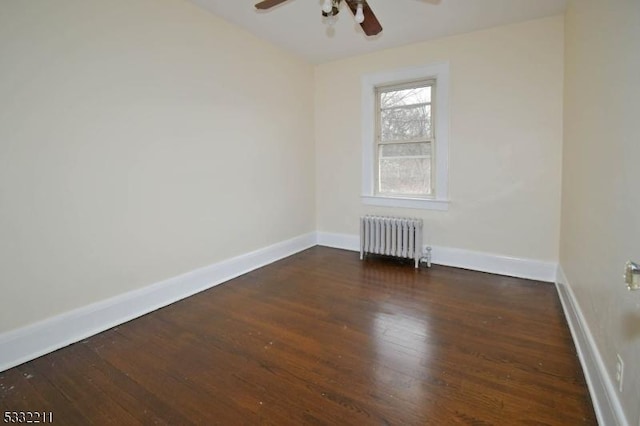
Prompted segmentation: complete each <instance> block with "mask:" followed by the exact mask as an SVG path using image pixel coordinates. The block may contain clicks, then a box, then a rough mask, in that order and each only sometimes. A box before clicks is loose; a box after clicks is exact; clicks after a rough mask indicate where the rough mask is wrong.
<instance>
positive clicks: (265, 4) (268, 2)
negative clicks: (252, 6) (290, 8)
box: [256, 0, 287, 10]
mask: <svg viewBox="0 0 640 426" xmlns="http://www.w3.org/2000/svg"><path fill="white" fill-rule="evenodd" d="M285 1H287V0H264V1H261V2H260V3H257V4H256V9H260V10H264V9H271V8H272V7H273V6H277V5H279V4H280V3H284V2H285Z"/></svg>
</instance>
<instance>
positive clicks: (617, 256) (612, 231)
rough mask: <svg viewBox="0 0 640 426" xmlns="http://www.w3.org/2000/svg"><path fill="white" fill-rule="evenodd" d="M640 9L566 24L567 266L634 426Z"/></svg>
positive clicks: (615, 8) (629, 7)
mask: <svg viewBox="0 0 640 426" xmlns="http://www.w3.org/2000/svg"><path fill="white" fill-rule="evenodd" d="M639 52H640V2H638V0H614V1H607V2H602V1H598V0H581V1H572V2H570V3H569V7H568V10H567V16H566V68H565V72H566V74H565V111H564V114H565V137H564V163H563V171H564V172H563V186H562V231H561V244H560V246H561V252H560V263H561V266H562V267H563V269H564V271H565V274H566V276H567V279H568V281H569V284H570V285H571V287H572V289H573V292H574V293H575V295H576V298H577V299H578V302H579V304H580V307H581V309H582V311H583V313H584V316H585V317H586V320H587V323H588V326H589V328H590V330H591V332H592V333H593V336H594V338H595V341H596V343H597V345H598V348H599V350H600V353H601V354H602V356H603V360H604V362H605V365H606V367H607V368H608V371H609V374H610V375H611V377H612V378H613V377H615V363H616V354H617V353H619V354H620V355H622V357H623V359H624V361H625V382H624V390H623V393H622V394H621V398H622V401H623V405H624V407H625V411H626V414H627V418H628V420H629V421H630V424H632V425H636V424H638V417H640V406H638V395H640V362H639V360H640V294H636V293H629V292H628V291H627V290H626V289H625V285H624V282H623V280H622V274H623V271H624V264H625V262H626V261H627V260H635V261H640V240H639V239H638V238H639V236H640V191H639V190H638V185H639V184H640V173H639V171H638V170H640V169H639V168H638V165H639V164H640V136H639V135H640V120H639V115H638V112H639V111H640V83H639V81H640V80H638V77H639V74H638V70H640V55H639Z"/></svg>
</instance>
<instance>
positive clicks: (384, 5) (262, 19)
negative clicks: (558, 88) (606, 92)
mask: <svg viewBox="0 0 640 426" xmlns="http://www.w3.org/2000/svg"><path fill="white" fill-rule="evenodd" d="M191 1H193V2H194V3H196V4H199V5H200V6H202V7H203V8H205V9H207V10H209V11H211V12H213V13H214V14H216V15H218V16H220V17H222V18H224V19H225V20H227V21H229V22H231V23H234V24H236V25H238V26H240V27H243V28H245V29H246V30H248V31H250V32H251V33H253V34H255V35H257V36H258V37H260V38H262V39H265V40H268V41H270V42H272V43H274V44H276V45H277V46H280V47H282V48H284V49H286V50H288V51H290V52H292V53H294V54H296V55H298V56H300V57H302V58H304V59H306V60H307V61H309V62H312V63H316V64H317V63H321V62H327V61H331V60H335V59H340V58H344V57H347V56H353V55H359V54H363V53H368V52H373V51H376V50H382V49H387V48H391V47H397V46H401V45H404V44H409V43H415V42H419V41H425V40H430V39H434V38H439V37H444V36H448V35H453V34H460V33H465V32H470V31H474V30H479V29H483V28H489V27H493V26H497V25H505V24H509V23H515V22H521V21H526V20H529V19H535V18H542V17H545V16H552V15H557V14H561V13H563V12H564V10H565V7H566V0H367V2H368V3H369V5H370V6H371V8H372V9H373V11H374V12H375V14H376V16H377V17H378V20H379V21H380V23H381V24H382V27H383V31H382V33H381V34H379V35H378V36H375V37H366V36H365V35H364V33H363V32H362V30H361V29H360V26H359V25H358V24H356V23H355V21H354V19H353V15H352V14H351V12H350V11H349V8H348V7H347V5H346V4H343V5H342V7H341V11H340V14H339V15H338V17H339V19H338V22H337V23H336V24H335V25H334V27H333V28H331V27H329V26H328V25H326V24H325V23H324V22H323V20H322V16H321V7H322V3H323V0H289V1H287V2H285V3H283V4H281V5H279V6H276V7H274V8H272V9H270V10H267V11H257V10H255V8H254V4H255V3H257V2H258V1H259V0H191Z"/></svg>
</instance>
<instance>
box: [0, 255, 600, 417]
mask: <svg viewBox="0 0 640 426" xmlns="http://www.w3.org/2000/svg"><path fill="white" fill-rule="evenodd" d="M6 410H11V411H34V410H38V411H51V412H53V420H54V423H57V424H64V425H76V424H88V423H94V424H108V423H112V424H118V425H126V424H140V423H142V424H154V423H159V424H221V425H255V424H271V425H302V424H308V425H351V424H353V425H387V424H389V425H424V424H434V425H452V424H453V425H455V424H461V425H465V424H466V425H518V424H529V425H533V424H536V425H540V424H542V425H577V424H596V419H595V415H594V412H593V408H592V405H591V400H590V398H589V394H588V391H587V388H586V385H585V380H584V377H583V374H582V371H581V368H580V364H579V362H578V358H577V356H576V352H575V348H574V345H573V342H572V340H571V336H570V333H569V330H568V327H567V324H566V322H565V319H564V316H563V314H562V308H561V305H560V301H559V299H558V296H557V293H556V290H555V288H554V286H553V285H551V284H546V283H540V282H535V281H527V280H521V279H516V278H508V277H501V276H496V275H491V274H484V273H479V272H473V271H466V270H461V269H454V268H447V267H439V266H434V267H433V268H431V269H430V270H427V269H421V270H417V271H416V270H415V269H414V268H413V265H412V264H410V263H409V264H406V263H404V264H403V263H402V262H399V261H397V260H391V259H383V258H370V259H366V260H365V261H364V262H361V261H360V260H359V257H358V254H357V253H353V252H347V251H342V250H335V249H329V248H323V247H314V248H312V249H309V250H306V251H304V252H302V253H299V254H297V255H295V256H292V257H289V258H287V259H284V260H282V261H280V262H277V263H274V264H272V265H269V266H267V267H264V268H261V269H259V270H256V271H253V272H251V273H249V274H246V275H243V276H241V277H239V278H237V279H234V280H232V281H230V282H228V283H226V284H224V285H221V286H218V287H215V288H213V289H210V290H208V291H206V292H203V293H200V294H198V295H196V296H193V297H191V298H189V299H186V300H184V301H181V302H179V303H176V304H173V305H171V306H169V307H166V308H164V309H161V310H159V311H156V312H154V313H152V314H149V315H146V316H144V317H142V318H139V319H137V320H134V321H131V322H129V323H127V324H124V325H121V326H119V327H116V328H114V329H111V330H108V331H106V332H104V333H101V334H99V335H96V336H94V337H91V338H90V339H87V340H86V341H83V342H80V343H77V344H75V345H71V346H69V347H67V348H64V349H61V350H59V351H57V352H54V353H52V354H49V355H46V356H44V357H41V358H39V359H36V360H34V361H31V362H29V363H26V364H23V365H21V366H19V367H16V368H13V369H11V370H8V371H5V372H2V373H0V414H2V413H3V412H4V411H6Z"/></svg>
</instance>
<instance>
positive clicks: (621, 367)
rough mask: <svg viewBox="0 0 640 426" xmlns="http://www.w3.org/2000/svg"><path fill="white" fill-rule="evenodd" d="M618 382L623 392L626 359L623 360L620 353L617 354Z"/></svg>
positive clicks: (619, 388)
mask: <svg viewBox="0 0 640 426" xmlns="http://www.w3.org/2000/svg"><path fill="white" fill-rule="evenodd" d="M616 358H617V362H616V382H618V390H619V391H620V392H622V383H623V379H624V361H622V357H621V356H620V354H617V355H616Z"/></svg>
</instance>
